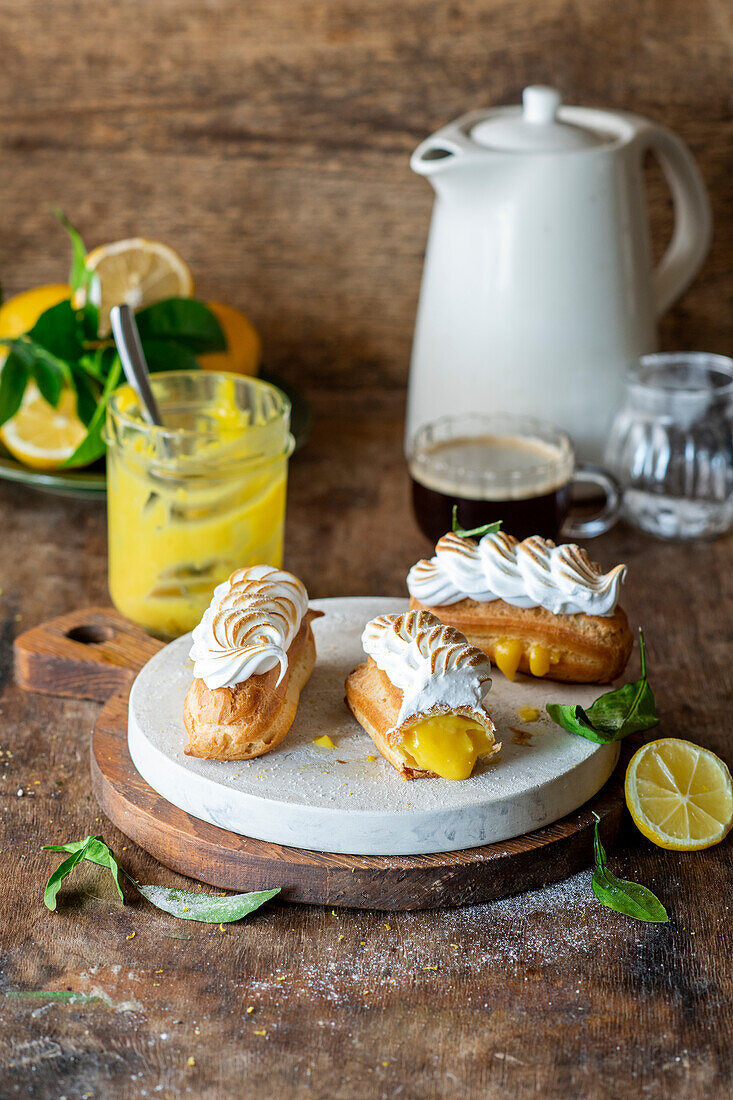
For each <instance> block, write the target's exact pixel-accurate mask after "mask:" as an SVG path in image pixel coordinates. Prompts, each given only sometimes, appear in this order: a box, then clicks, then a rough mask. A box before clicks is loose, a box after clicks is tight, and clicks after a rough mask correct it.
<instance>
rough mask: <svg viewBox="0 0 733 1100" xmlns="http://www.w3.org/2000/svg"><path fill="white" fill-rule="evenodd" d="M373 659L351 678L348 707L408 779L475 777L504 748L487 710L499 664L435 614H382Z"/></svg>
mask: <svg viewBox="0 0 733 1100" xmlns="http://www.w3.org/2000/svg"><path fill="white" fill-rule="evenodd" d="M362 645H363V647H364V651H365V653H366V654H367V660H366V662H365V663H364V664H361V665H358V666H357V667H356V668H355V669H354V670H353V672H351V673H350V674H349V676H348V677H347V679H346V702H347V704H348V706H349V707H350V709H351V711H352V713H353V715H354V717H355V718H356V720H357V721H358V722H359V723H360V725H361V726H362V727H363V728H364V729H365V730H366V732H367V733H368V734H369V736H370V737H371V739H372V741H373V742H374V744H375V745H376V747H377V749H378V750H379V752H380V753H381V754H382V756H383V757H384V758H385V760H387V761H388V762H389V763H390V764H391V765H392V767H394V768H396V770H397V771H398V772H399V773H400V775H401V776H402V778H403V779H431V778H432V779H437V778H443V779H455V780H462V779H468V777H469V776H470V775H471V773H472V771H473V769H474V767H475V764H476V761H477V759H479V758H484V759H488V758H490V757H492V756H494V755H495V754H496V753H498V752H499V750H500V749H501V745H499V744H497V743H496V740H495V738H494V732H495V731H494V725H493V723H492V721H491V718H490V717H489V715H488V713H487V711H486V709H485V699H486V695H487V693H488V690H489V688H490V687H491V664H490V662H489V661H488V660H487V658H486V655H485V654H484V653H482V652H481V650H479V649H477V648H476V647H475V646H472V645H470V644H469V643H468V642H467V640H466V639H465V638H464V637H463V635H462V634H459V632H458V631H457V630H454V629H453V628H452V627H449V626H445V625H444V624H443V623H441V622H440V620H439V619H437V618H436V617H435V615H431V614H430V613H429V612H427V611H408V612H406V613H405V614H404V615H379V616H378V617H377V618H376V619H372V620H371V622H369V623H367V625H366V627H365V628H364V633H363V634H362Z"/></svg>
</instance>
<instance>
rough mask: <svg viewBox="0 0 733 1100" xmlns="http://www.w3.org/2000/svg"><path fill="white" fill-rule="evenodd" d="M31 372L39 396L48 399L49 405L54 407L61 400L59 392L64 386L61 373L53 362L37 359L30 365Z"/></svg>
mask: <svg viewBox="0 0 733 1100" xmlns="http://www.w3.org/2000/svg"><path fill="white" fill-rule="evenodd" d="M31 374H32V375H33V378H34V380H35V383H36V385H37V386H38V389H39V390H40V391H41V396H42V397H44V398H45V399H46V401H48V403H49V405H53V407H54V408H56V406H57V405H58V403H59V401H60V400H61V393H62V391H63V388H64V382H65V379H64V375H63V373H62V372H61V371H60V370H59V369H58V367H57V366H56V365H55V364H51V363H47V362H44V361H43V360H42V359H37V360H36V361H35V363H34V364H33V366H32V367H31Z"/></svg>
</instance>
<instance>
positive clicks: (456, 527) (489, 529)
mask: <svg viewBox="0 0 733 1100" xmlns="http://www.w3.org/2000/svg"><path fill="white" fill-rule="evenodd" d="M502 522H503V521H502V520H500V519H497V520H496V522H495V523H484V524H483V526H481V527H473V528H472V529H471V530H470V531H467V530H466V528H465V527H461V525H460V523H459V522H458V505H457V504H454V505H453V534H454V535H460V537H461V538H462V539H480V538H483V536H484V535H495V534H496V533H497V531H498V530H499V528H500V527H501V525H502Z"/></svg>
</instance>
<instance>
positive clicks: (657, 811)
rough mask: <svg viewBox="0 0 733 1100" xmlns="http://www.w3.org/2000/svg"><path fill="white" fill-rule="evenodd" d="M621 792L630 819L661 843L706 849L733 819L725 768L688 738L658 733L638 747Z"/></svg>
mask: <svg viewBox="0 0 733 1100" xmlns="http://www.w3.org/2000/svg"><path fill="white" fill-rule="evenodd" d="M625 791H626V805H627V806H628V808H629V813H630V814H631V816H632V818H633V819H634V824H635V825H636V826H637V828H638V829H639V830H640V831H641V832H642V833H643V834H644V836H646V837H648V838H649V840H651V841H652V842H653V843H654V844H658V845H659V847H660V848H671V849H674V850H676V851H685V852H696V851H699V850H700V849H701V848H710V847H711V846H712V845H713V844H718V843H719V842H720V841H721V840H722V839H723V837H725V836H726V834H727V833H728V831H729V830H730V827H731V825H732V824H733V786H732V785H731V777H730V772H729V771H728V768H727V767H726V765H725V764H724V763H723V761H722V760H721V759H720V757H718V756H716V755H715V753H714V752H710V750H709V749H703V748H702V747H701V746H700V745H693V744H692V742H691V741H681V740H678V739H677V738H675V737H663V738H661V739H660V740H659V741H651V742H650V743H649V744H648V745H644V746H643V747H642V748H640V749H639V751H638V752H636V753H635V754H634V756H632V758H631V762H630V763H629V767H628V770H627V772H626V786H625Z"/></svg>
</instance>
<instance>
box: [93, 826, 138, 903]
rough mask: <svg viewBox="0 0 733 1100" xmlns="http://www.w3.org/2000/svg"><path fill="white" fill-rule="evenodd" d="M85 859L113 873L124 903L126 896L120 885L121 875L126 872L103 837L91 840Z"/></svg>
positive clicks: (94, 837)
mask: <svg viewBox="0 0 733 1100" xmlns="http://www.w3.org/2000/svg"><path fill="white" fill-rule="evenodd" d="M84 858H85V859H88V860H89V862H90V863H96V864H97V866H99V867H106V868H107V870H108V871H111V872H112V878H113V879H114V880H115V886H116V887H117V893H118V894H119V895H120V897H121V898H122V901H123V902H124V900H125V895H124V894H123V893H122V884H121V883H120V875H121V874H124V871H123V870H122V868H121V867H120V865H119V863H118V862H117V860H116V859H115V855H114V852H113V851H112V849H111V848H110V847H108V845H106V844H105V843H104V841H103V840H102V838H101V836H93V837H91V838H90V839H89V844H88V846H87V849H86V851H85V853H84ZM128 877H129V876H128Z"/></svg>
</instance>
